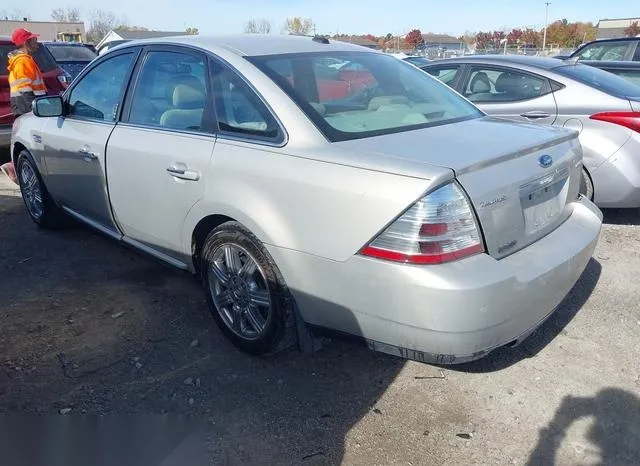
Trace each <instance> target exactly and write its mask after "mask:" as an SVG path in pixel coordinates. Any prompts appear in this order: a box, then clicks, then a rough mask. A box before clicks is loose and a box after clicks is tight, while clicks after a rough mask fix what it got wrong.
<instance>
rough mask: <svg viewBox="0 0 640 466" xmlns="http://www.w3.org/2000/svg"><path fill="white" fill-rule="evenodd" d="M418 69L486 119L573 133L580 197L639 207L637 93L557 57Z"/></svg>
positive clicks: (476, 60) (471, 60) (485, 59)
mask: <svg viewBox="0 0 640 466" xmlns="http://www.w3.org/2000/svg"><path fill="white" fill-rule="evenodd" d="M421 68H422V69H423V70H425V71H427V72H428V73H430V74H432V75H434V76H437V77H439V78H441V80H443V81H444V82H446V83H447V84H448V85H450V86H451V87H453V88H454V89H456V90H457V91H458V92H459V93H460V94H462V95H463V96H465V97H466V98H468V99H469V100H470V101H472V102H474V103H475V104H476V105H478V106H479V107H480V108H481V109H482V110H483V111H485V112H487V113H488V114H489V115H495V116H500V117H505V118H510V119H514V120H520V121H527V122H535V123H538V124H542V125H553V126H559V127H565V128H571V129H573V130H576V131H578V132H579V133H580V142H581V144H582V148H583V151H584V173H583V181H582V187H581V192H582V193H583V194H585V195H587V196H588V197H590V198H591V199H593V200H594V201H595V203H596V204H597V205H598V206H599V207H603V208H604V207H640V157H638V154H640V87H638V86H635V85H633V84H631V83H630V82H628V81H626V80H625V79H623V78H621V77H618V76H615V75H613V74H611V73H607V72H606V71H602V70H600V69H596V68H594V67H591V66H587V65H582V64H575V63H567V62H564V61H561V60H557V59H554V58H538V57H521V56H511V55H506V56H499V55H498V56H474V57H464V58H460V59H453V60H449V61H447V62H443V61H441V62H438V63H436V62H434V63H432V64H429V65H426V66H423V67H421Z"/></svg>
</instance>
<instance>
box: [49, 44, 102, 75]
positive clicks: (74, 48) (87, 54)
mask: <svg viewBox="0 0 640 466" xmlns="http://www.w3.org/2000/svg"><path fill="white" fill-rule="evenodd" d="M44 45H45V47H46V48H47V49H48V50H49V52H51V55H53V58H54V59H55V61H56V63H57V64H58V65H59V66H60V68H62V69H63V70H64V71H65V72H66V73H67V74H68V75H69V80H70V81H71V80H73V79H75V77H76V76H78V75H79V74H80V72H81V71H82V70H83V69H84V67H85V66H87V65H88V64H89V63H91V61H92V60H93V59H94V58H96V57H97V56H98V54H97V53H96V52H94V51H93V50H91V48H89V47H88V46H87V45H86V44H79V43H71V42H44Z"/></svg>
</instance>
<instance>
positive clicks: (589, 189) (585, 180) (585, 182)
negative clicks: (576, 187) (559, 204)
mask: <svg viewBox="0 0 640 466" xmlns="http://www.w3.org/2000/svg"><path fill="white" fill-rule="evenodd" d="M580 194H582V195H583V196H584V197H586V198H587V199H589V200H590V201H593V182H592V181H591V177H590V176H589V173H587V170H585V169H584V168H583V169H582V177H581V178H580Z"/></svg>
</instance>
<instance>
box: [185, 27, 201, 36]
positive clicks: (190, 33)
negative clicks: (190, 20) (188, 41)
mask: <svg viewBox="0 0 640 466" xmlns="http://www.w3.org/2000/svg"><path fill="white" fill-rule="evenodd" d="M185 32H186V33H187V35H188V36H197V35H198V34H200V31H199V30H198V28H195V27H188V28H187V29H186V30H185Z"/></svg>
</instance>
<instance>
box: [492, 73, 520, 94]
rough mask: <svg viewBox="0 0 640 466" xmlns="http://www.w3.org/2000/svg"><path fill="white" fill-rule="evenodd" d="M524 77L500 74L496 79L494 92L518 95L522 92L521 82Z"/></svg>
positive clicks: (513, 74)
mask: <svg viewBox="0 0 640 466" xmlns="http://www.w3.org/2000/svg"><path fill="white" fill-rule="evenodd" d="M523 78H524V76H522V75H520V74H515V73H509V72H506V73H502V74H501V75H500V76H499V77H498V79H496V91H498V92H507V93H518V92H520V91H522V84H523V83H522V81H523Z"/></svg>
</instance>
